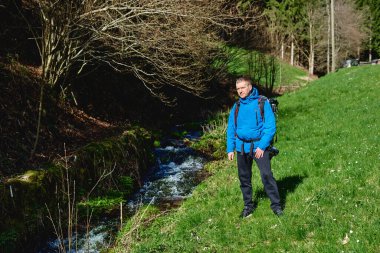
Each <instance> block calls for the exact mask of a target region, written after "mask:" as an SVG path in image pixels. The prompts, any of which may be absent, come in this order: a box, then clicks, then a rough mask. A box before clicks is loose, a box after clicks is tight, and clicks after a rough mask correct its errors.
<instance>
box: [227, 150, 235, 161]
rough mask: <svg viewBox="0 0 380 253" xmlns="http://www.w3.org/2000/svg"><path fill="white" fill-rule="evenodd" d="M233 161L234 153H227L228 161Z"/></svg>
mask: <svg viewBox="0 0 380 253" xmlns="http://www.w3.org/2000/svg"><path fill="white" fill-rule="evenodd" d="M233 159H234V152H229V153H228V160H230V161H232V160H233Z"/></svg>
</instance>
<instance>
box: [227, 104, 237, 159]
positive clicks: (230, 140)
mask: <svg viewBox="0 0 380 253" xmlns="http://www.w3.org/2000/svg"><path fill="white" fill-rule="evenodd" d="M235 108H236V103H235V104H234V106H233V107H232V109H231V111H230V116H229V117H228V125H227V153H229V152H233V151H234V150H235V142H236V137H235V131H236V129H235Z"/></svg>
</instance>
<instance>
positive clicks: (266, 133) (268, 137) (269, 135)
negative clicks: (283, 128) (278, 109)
mask: <svg viewBox="0 0 380 253" xmlns="http://www.w3.org/2000/svg"><path fill="white" fill-rule="evenodd" d="M264 119H265V120H264V123H263V136H262V137H261V139H260V141H259V142H258V144H257V146H258V147H259V148H260V149H262V150H265V149H266V148H267V147H269V145H270V143H271V141H272V139H273V137H274V134H275V133H276V118H275V116H274V113H273V111H272V107H271V105H270V104H269V101H268V100H266V101H265V103H264Z"/></svg>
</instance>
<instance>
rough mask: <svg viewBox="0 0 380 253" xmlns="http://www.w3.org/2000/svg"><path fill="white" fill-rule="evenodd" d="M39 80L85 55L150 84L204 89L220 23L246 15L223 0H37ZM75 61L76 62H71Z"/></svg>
mask: <svg viewBox="0 0 380 253" xmlns="http://www.w3.org/2000/svg"><path fill="white" fill-rule="evenodd" d="M38 3H39V10H40V13H41V23H42V31H41V32H42V36H41V43H40V52H41V58H42V72H43V77H44V80H46V82H47V83H48V84H50V85H51V86H55V85H56V84H57V83H58V82H62V81H63V80H62V78H64V77H65V75H66V74H67V73H69V71H70V70H73V69H75V70H77V71H78V70H81V66H83V65H85V64H88V63H90V62H91V61H92V62H93V61H97V62H105V63H107V64H108V65H110V66H111V67H112V68H114V69H115V70H117V71H127V72H129V73H133V74H134V75H135V76H136V77H138V78H139V79H140V80H141V81H142V82H143V83H144V85H145V86H146V87H147V88H148V89H149V90H150V91H151V92H152V94H155V95H159V96H160V97H161V98H165V96H163V94H162V93H160V88H162V87H163V86H165V85H171V86H175V87H177V88H180V89H182V90H184V91H187V92H191V93H193V94H195V95H201V94H202V93H203V92H204V91H205V88H206V87H205V84H206V81H207V80H209V79H210V78H211V77H212V75H210V72H209V69H210V63H211V61H212V60H213V59H214V58H215V57H217V56H218V54H219V51H218V50H217V49H218V47H220V39H219V34H220V33H221V31H232V30H233V29H235V28H237V27H241V26H242V25H243V24H244V25H247V24H248V23H243V22H242V21H243V19H244V17H243V16H242V15H241V13H239V10H238V9H236V8H234V7H233V6H234V5H227V4H226V1H225V0H213V1H211V0H208V1H170V0H127V1H125V0H112V1H111V0H109V1H96V0H82V1H74V0H69V1H64V0H58V1H54V2H52V1H49V0H38ZM74 66H75V68H73V67H74Z"/></svg>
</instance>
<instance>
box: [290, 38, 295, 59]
mask: <svg viewBox="0 0 380 253" xmlns="http://www.w3.org/2000/svg"><path fill="white" fill-rule="evenodd" d="M290 65H292V66H293V65H294V41H293V36H292V44H291V47H290Z"/></svg>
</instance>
